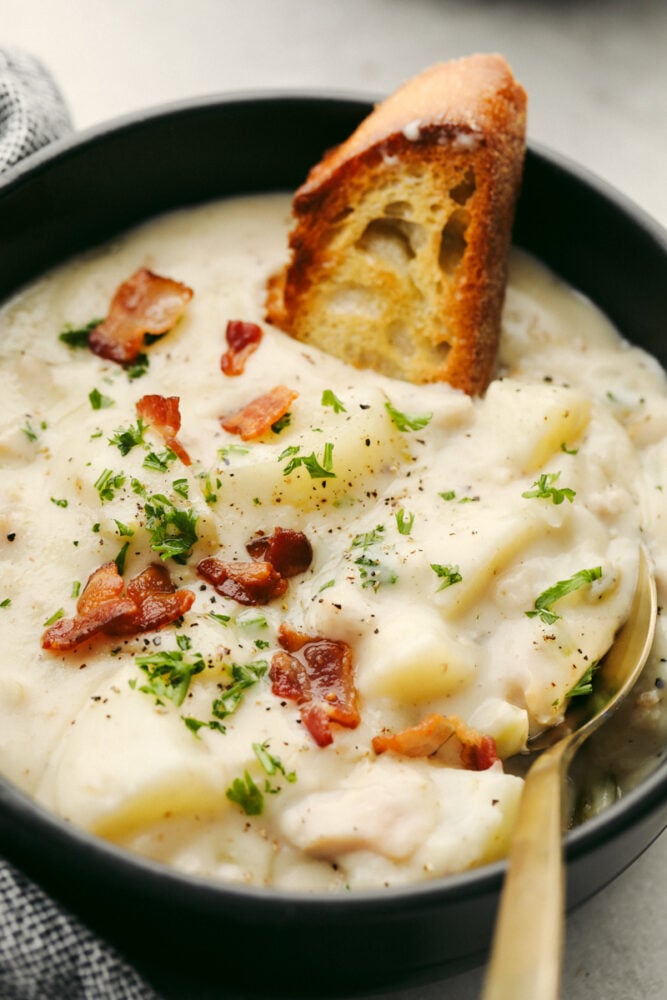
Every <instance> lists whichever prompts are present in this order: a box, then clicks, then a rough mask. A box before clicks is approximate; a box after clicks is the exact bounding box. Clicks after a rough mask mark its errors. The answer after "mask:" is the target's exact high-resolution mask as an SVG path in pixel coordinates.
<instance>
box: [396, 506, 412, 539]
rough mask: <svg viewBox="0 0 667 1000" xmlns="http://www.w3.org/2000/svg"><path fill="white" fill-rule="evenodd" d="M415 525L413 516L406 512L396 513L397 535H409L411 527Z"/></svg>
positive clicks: (401, 510) (401, 509) (399, 511)
mask: <svg viewBox="0 0 667 1000" xmlns="http://www.w3.org/2000/svg"><path fill="white" fill-rule="evenodd" d="M414 523H415V515H414V514H409V513H408V512H407V511H405V510H403V508H402V507H401V508H400V510H397V511H396V527H397V528H398V533H399V535H409V534H410V532H411V531H412V525H413V524H414Z"/></svg>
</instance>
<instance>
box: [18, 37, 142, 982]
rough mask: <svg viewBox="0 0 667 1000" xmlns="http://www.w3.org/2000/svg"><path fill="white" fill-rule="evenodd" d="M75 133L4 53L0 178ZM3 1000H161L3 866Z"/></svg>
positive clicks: (50, 98)
mask: <svg viewBox="0 0 667 1000" xmlns="http://www.w3.org/2000/svg"><path fill="white" fill-rule="evenodd" d="M70 129H71V124H70V118H69V114H68V111H67V107H66V105H65V102H64V100H63V98H62V95H61V94H60V92H59V90H58V88H57V87H56V85H55V83H54V82H53V80H52V78H51V77H50V75H49V74H48V73H47V72H46V70H45V69H44V67H43V66H41V65H40V63H39V62H37V60H36V59H34V58H33V57H32V56H30V55H27V54H26V53H24V52H19V51H17V50H15V49H0V173H1V172H2V171H3V170H6V169H8V168H9V167H12V166H14V165H15V164H16V163H18V162H19V160H22V159H23V158H24V157H26V156H28V155H29V154H30V153H34V152H35V150H37V149H39V148H40V147H41V146H44V145H46V143H48V142H51V141H52V140H53V139H57V138H58V137H59V136H61V135H63V134H65V133H66V132H68V131H69V130H70ZM0 1000H157V997H156V994H155V993H154V992H153V991H152V990H151V989H150V988H149V987H148V986H147V985H146V984H145V983H144V982H142V980H141V979H140V978H139V976H138V975H137V974H136V973H135V972H134V971H133V970H132V969H130V968H129V967H128V966H127V965H126V964H125V963H124V962H123V961H122V960H121V959H120V958H119V956H118V955H116V954H115V952H113V951H112V950H111V949H110V948H108V947H107V946H106V945H105V944H104V943H103V942H102V941H100V940H98V939H97V938H96V937H95V936H94V935H93V934H91V933H90V931H88V930H87V929H86V928H85V927H83V926H82V925H81V924H80V923H79V922H78V921H77V920H75V919H74V918H73V917H72V916H71V915H70V914H68V913H65V912H64V911H63V910H62V909H60V907H58V906H57V905H56V904H55V903H54V902H53V900H51V899H49V897H48V896H46V895H45V894H44V893H43V892H42V891H41V890H40V889H38V888H37V886H35V885H33V884H32V883H31V882H30V881H29V880H28V879H27V878H25V876H24V875H22V874H21V873H20V872H18V871H16V869H15V868H13V867H12V866H11V865H10V864H8V863H7V862H6V861H4V860H2V859H0Z"/></svg>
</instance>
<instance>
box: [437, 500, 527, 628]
mask: <svg viewBox="0 0 667 1000" xmlns="http://www.w3.org/2000/svg"><path fill="white" fill-rule="evenodd" d="M544 530H545V521H544V517H543V511H542V510H541V509H540V507H539V506H538V505H537V504H534V505H532V506H530V505H528V506H524V507H518V506H517V505H516V504H515V505H513V506H512V507H511V508H508V509H506V510H504V511H503V510H499V509H498V508H495V509H493V508H489V509H488V510H485V509H484V508H483V507H482V505H481V504H465V505H463V506H460V507H458V508H457V509H456V522H453V527H452V530H450V532H449V534H448V537H447V539H446V548H445V549H443V554H444V556H446V559H445V560H444V561H445V562H446V563H447V564H448V565H451V566H458V568H459V572H460V574H461V580H460V581H459V582H458V583H455V584H452V585H451V586H449V587H446V588H445V589H443V590H440V591H437V592H436V593H435V595H434V598H433V600H434V602H435V603H437V604H438V605H439V607H440V608H441V611H442V613H443V614H444V615H445V616H446V617H447V618H449V619H452V618H456V617H457V616H459V615H461V614H464V613H465V612H466V611H467V610H468V609H469V608H470V607H471V606H472V605H473V604H474V603H475V602H476V601H478V600H481V599H482V598H483V596H484V592H485V591H486V590H487V589H488V588H489V587H490V586H491V585H492V584H493V581H494V578H495V577H496V576H498V574H500V573H501V572H502V571H503V570H504V569H505V568H506V567H507V566H508V565H509V564H510V562H511V561H512V560H515V559H517V558H518V557H519V556H520V554H521V552H522V551H523V550H524V549H526V548H527V547H528V545H529V544H530V543H531V542H532V541H533V540H534V539H535V538H537V537H538V535H540V534H541V533H542V532H543V531H544ZM436 561H440V560H436Z"/></svg>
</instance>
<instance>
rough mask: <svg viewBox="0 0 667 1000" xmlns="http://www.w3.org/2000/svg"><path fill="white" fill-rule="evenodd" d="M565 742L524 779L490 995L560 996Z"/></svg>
mask: <svg viewBox="0 0 667 1000" xmlns="http://www.w3.org/2000/svg"><path fill="white" fill-rule="evenodd" d="M565 750H566V747H565V746H564V745H563V744H562V743H559V744H556V745H555V746H554V747H552V749H551V750H548V751H546V752H545V753H544V754H542V755H541V756H540V757H538V759H537V760H536V761H535V763H534V764H533V766H532V767H531V769H530V771H529V772H528V775H527V777H526V781H525V784H524V789H523V793H522V796H521V802H520V805H519V816H518V818H517V825H516V830H517V833H516V835H515V837H514V840H513V842H512V847H511V851H510V855H509V868H508V872H507V875H506V877H505V886H504V888H503V892H502V897H501V903H500V910H499V915H498V918H497V921H496V930H495V935H494V940H493V948H492V953H491V961H490V965H489V969H488V973H487V980H486V986H485V990H484V1000H557V998H558V995H559V985H560V969H561V956H562V949H563V913H564V891H565V890H564V874H563V848H562V837H563V827H562V795H561V776H562V770H563V766H564V759H563V758H564V751H565Z"/></svg>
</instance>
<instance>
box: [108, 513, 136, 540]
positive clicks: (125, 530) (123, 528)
mask: <svg viewBox="0 0 667 1000" xmlns="http://www.w3.org/2000/svg"><path fill="white" fill-rule="evenodd" d="M113 520H114V524H115V525H116V528H117V529H118V534H119V535H120V536H121V538H123V537H124V538H132V535H133V534H134V528H130V526H129V525H127V524H123V522H122V521H117V520H116V518H115V517H114V519H113Z"/></svg>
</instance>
